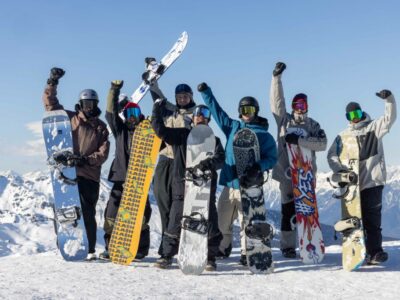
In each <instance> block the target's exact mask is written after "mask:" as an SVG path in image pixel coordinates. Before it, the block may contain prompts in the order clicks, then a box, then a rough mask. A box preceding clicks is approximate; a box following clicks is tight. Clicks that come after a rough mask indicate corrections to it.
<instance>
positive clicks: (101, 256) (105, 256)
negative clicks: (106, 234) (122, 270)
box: [99, 250, 110, 260]
mask: <svg viewBox="0 0 400 300" xmlns="http://www.w3.org/2000/svg"><path fill="white" fill-rule="evenodd" d="M99 259H103V260H110V253H108V251H107V250H104V251H103V252H102V253H100V254H99Z"/></svg>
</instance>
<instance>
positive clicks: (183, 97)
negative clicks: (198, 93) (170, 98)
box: [175, 93, 192, 107]
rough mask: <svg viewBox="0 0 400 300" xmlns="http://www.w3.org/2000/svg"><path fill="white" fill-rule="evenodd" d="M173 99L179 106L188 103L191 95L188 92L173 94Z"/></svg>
mask: <svg viewBox="0 0 400 300" xmlns="http://www.w3.org/2000/svg"><path fill="white" fill-rule="evenodd" d="M175 99H176V103H177V104H178V105H179V106H181V107H184V106H186V105H188V104H189V103H190V101H191V100H192V95H191V94H189V93H179V94H176V95H175Z"/></svg>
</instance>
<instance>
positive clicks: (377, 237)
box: [360, 185, 383, 256]
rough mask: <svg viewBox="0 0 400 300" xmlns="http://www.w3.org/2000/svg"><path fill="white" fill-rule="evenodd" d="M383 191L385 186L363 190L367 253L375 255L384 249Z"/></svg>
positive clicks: (362, 201)
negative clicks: (382, 224)
mask: <svg viewBox="0 0 400 300" xmlns="http://www.w3.org/2000/svg"><path fill="white" fill-rule="evenodd" d="M382 192H383V186H382V185H380V186H376V187H373V188H368V189H365V190H362V191H361V193H360V194H361V213H362V220H363V225H364V232H365V245H366V248H367V254H369V255H371V256H374V255H375V254H376V253H378V252H380V251H383V249H382V228H381V222H382Z"/></svg>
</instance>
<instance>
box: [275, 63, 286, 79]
mask: <svg viewBox="0 0 400 300" xmlns="http://www.w3.org/2000/svg"><path fill="white" fill-rule="evenodd" d="M285 69H286V65H285V63H283V62H277V63H276V65H275V69H274V71H273V72H272V74H273V75H274V76H278V75H281V74H282V72H283V71H285Z"/></svg>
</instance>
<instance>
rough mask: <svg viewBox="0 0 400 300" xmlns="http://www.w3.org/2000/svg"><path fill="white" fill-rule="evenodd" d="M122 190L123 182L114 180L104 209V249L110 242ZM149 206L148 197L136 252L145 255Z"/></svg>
mask: <svg viewBox="0 0 400 300" xmlns="http://www.w3.org/2000/svg"><path fill="white" fill-rule="evenodd" d="M122 192H123V182H115V183H114V185H113V187H112V189H111V193H110V198H109V200H108V202H107V207H106V209H105V211H104V241H105V247H106V250H108V245H109V243H110V239H111V234H112V230H113V228H114V223H115V219H116V217H117V213H118V208H119V205H120V203H121V198H122ZM151 211H152V210H151V206H150V202H149V198H147V201H146V207H145V209H144V218H143V225H142V231H141V234H140V242H139V247H138V251H137V253H138V254H142V255H143V256H146V255H147V254H148V253H149V248H150V226H149V221H150V217H151Z"/></svg>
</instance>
